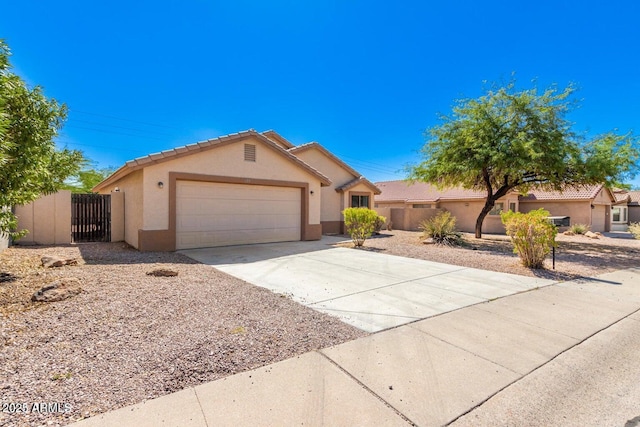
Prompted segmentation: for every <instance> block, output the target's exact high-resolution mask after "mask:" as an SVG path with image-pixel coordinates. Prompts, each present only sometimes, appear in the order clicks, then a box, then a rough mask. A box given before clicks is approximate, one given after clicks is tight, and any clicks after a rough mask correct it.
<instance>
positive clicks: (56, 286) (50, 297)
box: [31, 277, 82, 302]
mask: <svg viewBox="0 0 640 427" xmlns="http://www.w3.org/2000/svg"><path fill="white" fill-rule="evenodd" d="M81 284H82V283H81V282H80V280H79V279H77V278H75V277H67V278H64V279H60V280H56V281H55V282H51V283H49V284H47V285H46V286H43V287H42V288H40V289H39V290H38V291H37V292H36V293H35V294H33V296H32V297H31V301H34V302H54V301H62V300H65V299H67V298H71V297H72V296H75V295H78V294H79V293H81V292H82V288H81V287H80V285H81Z"/></svg>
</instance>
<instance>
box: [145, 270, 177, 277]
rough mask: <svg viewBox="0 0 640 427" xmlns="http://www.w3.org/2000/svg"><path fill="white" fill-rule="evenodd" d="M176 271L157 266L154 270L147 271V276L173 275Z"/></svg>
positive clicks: (175, 274)
mask: <svg viewBox="0 0 640 427" xmlns="http://www.w3.org/2000/svg"><path fill="white" fill-rule="evenodd" d="M177 275H178V272H177V271H175V270H169V269H166V268H157V269H155V270H151V271H147V276H155V277H174V276H177Z"/></svg>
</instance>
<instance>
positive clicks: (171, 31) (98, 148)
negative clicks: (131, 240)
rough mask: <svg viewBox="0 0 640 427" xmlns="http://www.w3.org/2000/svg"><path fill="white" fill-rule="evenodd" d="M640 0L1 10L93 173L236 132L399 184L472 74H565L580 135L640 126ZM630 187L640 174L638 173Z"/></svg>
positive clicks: (527, 80) (478, 89) (20, 58)
mask: <svg viewBox="0 0 640 427" xmlns="http://www.w3.org/2000/svg"><path fill="white" fill-rule="evenodd" d="M639 18H640V2H637V1H635V0H627V1H616V0H612V1H607V2H602V1H597V2H596V1H589V0H586V1H585V0H583V1H546V0H540V1H536V2H514V1H484V2H478V1H461V0H458V1H455V0H454V1H439V2H433V1H407V2H389V1H375V0H367V1H360V0H351V1H333V0H323V1H317V2H310V1H284V0H273V1H268V2H266V1H248V0H239V1H225V2H219V1H212V0H210V1H189V0H187V1H183V2H166V1H154V2H147V1H138V2H131V1H127V2H124V1H120V0H113V1H111V2H77V1H73V2H71V1H65V0H59V1H56V2H41V1H32V0H25V1H21V2H5V4H3V6H2V14H1V15H0V38H4V39H5V40H6V41H7V43H8V44H9V46H10V47H11V49H12V51H13V56H12V59H11V61H12V63H13V65H14V67H15V71H16V72H17V73H18V74H19V75H21V76H22V77H23V78H24V79H25V80H26V81H27V82H29V83H30V84H38V85H41V86H43V87H44V89H45V93H46V94H47V96H49V97H53V98H56V99H57V100H59V101H61V102H64V103H66V104H67V105H68V107H69V118H68V121H67V123H66V125H65V127H64V129H63V131H62V135H61V137H60V139H59V143H60V145H66V146H68V147H70V148H77V149H81V150H83V151H84V152H85V154H86V155H87V156H88V157H89V158H91V159H93V160H95V161H96V162H98V166H99V167H107V166H120V165H122V164H123V163H124V162H125V161H126V160H129V159H132V158H135V157H139V156H143V155H146V154H149V153H153V152H158V151H161V150H165V149H168V148H172V147H175V146H179V145H185V144H189V143H193V142H197V141H200V140H204V139H207V138H212V137H216V136H219V135H224V134H228V133H233V132H238V131H241V130H246V129H250V128H253V129H256V130H258V131H262V130H267V129H274V130H276V131H277V132H279V133H280V134H281V135H283V136H284V137H285V138H287V139H289V140H290V141H291V142H293V143H295V144H300V143H305V142H309V141H318V142H320V143H321V144H323V145H324V146H325V147H326V148H328V149H329V150H330V151H332V152H334V153H335V154H337V155H338V156H340V157H341V158H342V159H343V160H345V161H346V162H347V163H349V164H351V165H352V166H353V167H354V168H355V169H356V170H358V171H360V172H361V173H362V174H364V175H365V176H366V177H368V178H369V179H371V180H372V181H380V180H390V179H402V178H404V177H405V175H404V172H403V171H402V169H403V166H404V165H406V164H407V163H413V162H417V161H418V160H419V156H418V154H417V150H419V149H420V147H421V146H422V145H423V143H424V136H423V132H424V130H425V129H426V128H428V127H431V126H433V125H435V124H437V123H438V120H437V114H438V113H448V112H449V111H450V110H451V106H452V105H453V102H454V100H455V99H457V98H462V97H471V98H475V97H477V96H480V95H481V94H482V91H483V87H484V86H483V81H490V82H491V81H508V80H509V79H510V76H511V74H512V73H516V78H517V81H518V85H519V86H521V87H530V86H531V80H532V79H537V84H538V86H539V87H546V86H547V85H549V84H551V83H557V84H558V85H559V86H560V87H561V88H563V87H565V86H566V85H567V84H569V83H571V82H573V83H575V84H576V85H577V86H578V87H579V88H580V90H579V92H578V93H577V97H576V98H578V99H581V104H580V105H581V107H580V108H579V109H578V110H576V111H574V112H573V113H572V114H571V116H570V119H571V120H572V121H574V122H575V130H578V131H584V132H587V133H588V134H590V135H595V134H599V133H603V132H607V131H611V130H615V129H617V131H618V132H620V133H626V132H629V131H635V134H636V135H637V134H638V133H640V25H639V24H638V19H639ZM634 184H635V185H640V179H636V180H635V181H634Z"/></svg>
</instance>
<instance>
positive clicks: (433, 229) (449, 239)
mask: <svg viewBox="0 0 640 427" xmlns="http://www.w3.org/2000/svg"><path fill="white" fill-rule="evenodd" d="M420 230H422V233H423V234H422V237H423V238H425V239H426V238H431V239H433V242H434V243H437V244H439V245H447V246H454V245H459V244H461V243H462V241H463V239H462V233H461V232H459V231H458V230H456V217H455V216H452V215H451V212H447V211H444V212H441V213H439V214H438V215H436V216H434V217H433V218H429V219H425V220H424V221H422V222H421V223H420Z"/></svg>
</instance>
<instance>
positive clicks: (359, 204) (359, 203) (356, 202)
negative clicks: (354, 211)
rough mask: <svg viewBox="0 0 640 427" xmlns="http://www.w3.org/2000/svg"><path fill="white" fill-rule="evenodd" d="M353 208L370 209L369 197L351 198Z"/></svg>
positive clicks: (354, 196)
mask: <svg viewBox="0 0 640 427" xmlns="http://www.w3.org/2000/svg"><path fill="white" fill-rule="evenodd" d="M351 207H352V208H368V207H369V196H356V195H353V196H351Z"/></svg>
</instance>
